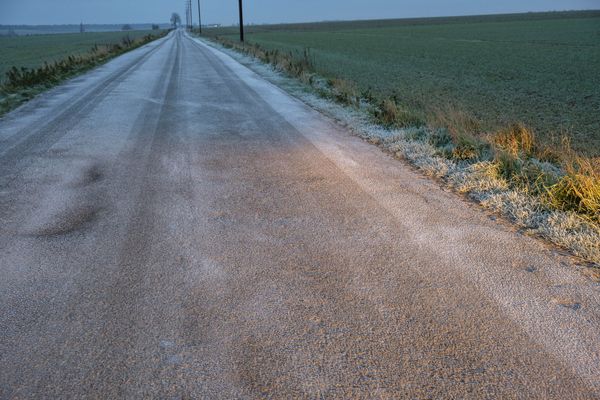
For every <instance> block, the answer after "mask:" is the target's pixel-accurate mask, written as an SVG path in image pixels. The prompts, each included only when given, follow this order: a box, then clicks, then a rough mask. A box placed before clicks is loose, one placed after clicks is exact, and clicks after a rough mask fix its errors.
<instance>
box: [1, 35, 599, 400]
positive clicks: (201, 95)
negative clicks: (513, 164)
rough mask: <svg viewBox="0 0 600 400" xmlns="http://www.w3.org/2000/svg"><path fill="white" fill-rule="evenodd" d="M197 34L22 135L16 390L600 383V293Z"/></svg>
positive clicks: (406, 392) (13, 309)
mask: <svg viewBox="0 0 600 400" xmlns="http://www.w3.org/2000/svg"><path fill="white" fill-rule="evenodd" d="M493 219H494V218H490V216H489V215H488V214H486V213H485V212H484V211H481V210H480V209H479V208H477V207H475V206H473V205H472V204H469V203H468V202H467V201H466V200H464V199H462V198H460V197H459V196H456V195H454V194H452V193H448V192H446V191H444V190H442V189H441V188H440V187H439V186H438V185H437V184H436V183H434V182H432V181H430V180H428V179H426V178H424V177H422V176H420V175H419V174H417V173H415V172H414V171H412V170H411V169H410V168H409V167H407V166H406V165H405V164H403V163H402V162H399V161H397V160H394V159H393V158H392V157H390V156H389V155H387V154H384V153H383V152H381V151H380V150H379V149H378V148H376V147H375V146H371V145H369V144H367V143H365V142H363V141H361V140H359V139H358V138H356V137H354V136H352V135H351V134H350V132H349V131H348V129H347V128H344V127H342V126H340V125H338V124H336V123H335V122H334V121H332V120H329V119H328V118H327V117H325V116H323V115H321V114H319V113H318V112H316V111H314V110H312V109H310V108H309V107H308V106H306V105H304V104H303V103H301V102H300V101H299V100H297V99H295V98H293V97H291V96H289V95H287V94H286V93H284V92H283V91H281V90H280V89H278V88H277V87H275V86H273V85H272V84H271V83H269V82H267V81H265V80H264V79H263V78H261V77H259V76H258V75H256V74H255V73H254V72H252V71H251V70H249V69H247V68H246V67H244V66H242V65H241V64H239V63H237V62H236V61H234V60H233V59H232V58H230V57H229V56H227V55H226V54H224V53H222V52H220V51H219V50H216V49H214V48H212V47H209V46H207V45H206V44H204V43H203V42H201V41H199V40H196V39H192V38H190V37H189V36H188V35H187V34H185V33H184V32H182V31H175V32H172V33H171V34H169V36H167V37H166V38H164V39H161V40H158V41H156V42H153V43H151V44H149V45H147V46H145V47H142V48H140V49H137V50H135V51H133V52H130V53H128V54H126V55H124V56H121V57H119V58H117V59H115V60H113V61H111V62H110V63H108V64H106V65H104V66H102V67H100V68H98V69H96V70H94V71H92V72H90V73H88V74H85V75H83V76H80V77H78V78H75V79H73V80H70V81H69V82H67V83H66V84H64V85H61V86H59V87H57V88H55V89H53V90H51V91H49V92H48V93H46V94H44V95H41V96H39V97H38V98H36V99H34V100H33V101H31V102H30V103H28V104H27V105H25V106H23V107H21V108H20V109H18V110H16V111H14V112H12V113H10V114H8V115H7V116H5V117H4V118H3V119H2V120H0V255H1V256H0V257H1V258H0V398H2V399H12V398H23V399H25V398H48V399H58V398H65V399H67V398H69V399H79V398H105V399H117V398H132V399H135V398H164V399H192V398H193V399H195V398H207V399H213V398H214V399H237V398H250V399H252V398H277V399H287V398H307V399H320V398H327V399H329V398H342V399H349V398H365V399H376V398H394V399H397V398H456V399H458V398H460V399H463V398H477V399H480V398H490V399H497V398H543V399H578V398H581V399H591V398H598V396H600V395H599V393H600V392H599V390H600V364H599V360H600V318H599V314H600V313H599V311H600V288H599V286H598V284H594V283H593V282H592V281H590V280H588V279H587V278H586V277H584V276H583V275H582V274H580V273H579V272H578V271H577V269H576V267H575V266H574V265H573V264H572V262H571V260H570V259H569V258H567V257H566V256H565V255H562V254H560V252H557V251H555V250H553V249H552V248H550V247H548V246H546V245H545V244H544V243H542V242H541V241H539V240H537V239H534V238H530V237H527V236H524V235H522V234H521V233H519V232H518V231H516V230H515V229H513V228H511V227H510V226H509V225H507V224H505V223H503V222H499V221H493Z"/></svg>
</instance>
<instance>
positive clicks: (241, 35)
mask: <svg viewBox="0 0 600 400" xmlns="http://www.w3.org/2000/svg"><path fill="white" fill-rule="evenodd" d="M239 3H240V42H243V41H244V7H243V5H242V0H239Z"/></svg>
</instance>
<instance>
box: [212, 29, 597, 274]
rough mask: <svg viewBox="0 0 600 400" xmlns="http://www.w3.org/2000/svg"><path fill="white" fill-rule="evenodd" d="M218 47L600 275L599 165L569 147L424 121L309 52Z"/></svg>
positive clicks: (512, 132) (525, 134)
mask: <svg viewBox="0 0 600 400" xmlns="http://www.w3.org/2000/svg"><path fill="white" fill-rule="evenodd" d="M212 39H213V40H215V41H216V42H217V43H218V44H220V45H221V46H223V47H225V48H228V49H233V50H235V51H237V52H240V53H243V54H246V55H249V56H252V57H254V58H256V59H258V60H260V61H262V62H263V63H267V64H270V65H271V66H272V67H273V68H274V69H275V70H277V71H280V72H284V73H285V74H287V76H289V77H292V78H298V79H300V80H301V82H302V83H303V84H304V85H306V86H308V87H309V91H308V93H309V94H306V95H303V94H302V93H295V94H297V95H300V97H302V99H303V100H304V101H306V102H307V103H309V104H311V105H313V106H315V107H316V108H318V109H321V110H322V111H326V112H328V113H330V114H332V115H333V116H335V117H336V118H338V119H342V120H344V122H347V123H348V124H349V125H351V126H353V127H354V128H355V131H356V132H357V133H358V134H359V135H360V136H361V137H363V138H364V139H366V140H368V141H370V142H371V143H374V144H377V145H379V146H380V147H382V148H383V149H385V150H387V151H389V152H391V153H393V154H394V155H396V156H397V157H398V158H402V159H404V160H407V161H409V162H410V163H412V164H413V165H414V166H416V167H417V168H418V169H420V170H421V171H422V172H423V173H425V174H426V175H429V176H432V177H435V178H438V179H439V180H440V181H441V182H443V183H444V184H445V185H447V186H449V187H451V188H453V189H454V190H455V191H457V192H459V193H463V194H465V195H467V196H469V197H470V198H471V199H473V200H475V201H477V202H479V203H480V204H481V205H483V206H484V207H486V208H488V209H491V210H493V211H495V212H498V213H501V214H502V215H504V216H506V217H508V218H509V219H510V220H512V221H513V222H514V223H515V224H516V225H518V226H520V227H521V228H523V229H524V230H525V231H528V232H530V233H532V234H536V235H539V236H541V237H543V238H545V239H547V240H549V241H550V242H552V243H554V244H556V245H558V246H560V247H563V248H565V249H568V250H569V251H570V252H571V253H572V254H574V255H576V256H578V257H580V258H581V259H583V260H585V261H587V262H589V263H593V264H594V266H595V267H598V266H599V265H600V163H599V160H598V159H593V158H586V157H583V156H581V155H578V154H577V153H576V152H574V151H573V150H571V148H570V145H569V143H568V140H562V141H559V142H558V144H555V145H551V144H543V145H542V144H539V143H538V142H537V141H536V137H535V133H534V132H533V131H532V130H531V129H529V128H528V127H527V126H525V125H523V124H520V123H513V124H509V125H507V126H506V127H505V128H503V129H500V130H498V131H495V132H484V131H482V129H481V125H480V124H479V123H478V121H477V119H476V118H474V117H472V116H471V115H469V114H468V113H465V112H463V111H461V110H457V109H456V108H454V107H451V106H448V107H447V108H443V109H442V108H436V109H435V110H432V112H431V113H429V114H427V115H420V114H417V113H414V112H411V110H410V108H409V107H406V106H404V105H403V104H401V102H400V101H399V99H397V98H393V97H390V98H384V99H377V98H376V97H374V96H373V95H372V94H371V93H359V91H358V89H356V87H357V86H356V85H354V84H353V83H352V82H349V81H343V80H337V79H329V80H327V79H324V78H322V77H320V76H318V75H317V74H316V73H315V69H314V67H313V64H312V63H311V62H310V51H308V50H306V51H305V52H304V55H303V56H302V57H300V58H299V57H298V56H296V55H294V53H291V52H290V53H283V52H280V51H277V50H266V49H263V48H261V47H260V46H258V45H256V44H250V45H244V44H241V43H239V42H234V41H231V40H229V39H226V38H222V37H216V38H212ZM273 52H275V53H273ZM305 93H306V92H305ZM315 93H316V94H318V95H319V97H320V99H321V100H319V99H318V98H316V97H315V96H314V94H315ZM322 99H325V100H326V101H334V102H335V103H337V104H338V105H337V106H332V105H330V104H326V102H323V101H322ZM336 107H337V108H336Z"/></svg>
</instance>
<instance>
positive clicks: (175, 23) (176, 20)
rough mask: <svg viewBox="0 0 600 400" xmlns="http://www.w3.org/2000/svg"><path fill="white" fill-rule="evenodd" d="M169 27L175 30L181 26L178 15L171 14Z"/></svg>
mask: <svg viewBox="0 0 600 400" xmlns="http://www.w3.org/2000/svg"><path fill="white" fill-rule="evenodd" d="M171 25H173V29H177V27H178V26H179V25H181V17H180V16H179V14H177V13H173V14H171Z"/></svg>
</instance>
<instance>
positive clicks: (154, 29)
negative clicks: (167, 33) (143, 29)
mask: <svg viewBox="0 0 600 400" xmlns="http://www.w3.org/2000/svg"><path fill="white" fill-rule="evenodd" d="M159 29H160V26H159V25H158V24H152V30H153V31H157V30H159Z"/></svg>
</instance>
